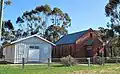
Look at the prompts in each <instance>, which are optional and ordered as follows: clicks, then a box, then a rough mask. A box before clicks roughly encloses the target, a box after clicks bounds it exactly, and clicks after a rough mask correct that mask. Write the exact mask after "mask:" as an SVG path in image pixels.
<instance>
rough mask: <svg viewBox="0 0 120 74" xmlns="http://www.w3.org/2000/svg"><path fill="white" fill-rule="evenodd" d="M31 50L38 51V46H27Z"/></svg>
mask: <svg viewBox="0 0 120 74" xmlns="http://www.w3.org/2000/svg"><path fill="white" fill-rule="evenodd" d="M29 48H31V49H39V46H29Z"/></svg>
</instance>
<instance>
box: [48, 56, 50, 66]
mask: <svg viewBox="0 0 120 74" xmlns="http://www.w3.org/2000/svg"><path fill="white" fill-rule="evenodd" d="M48 67H50V58H48Z"/></svg>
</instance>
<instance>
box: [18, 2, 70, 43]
mask: <svg viewBox="0 0 120 74" xmlns="http://www.w3.org/2000/svg"><path fill="white" fill-rule="evenodd" d="M16 23H17V24H18V25H19V29H18V30H19V31H21V34H19V35H18V38H19V37H24V36H29V35H34V34H39V35H41V36H42V37H44V38H46V39H48V40H50V41H52V42H56V41H57V40H58V39H59V38H60V37H61V36H62V35H64V34H67V28H68V27H70V26H71V19H70V17H69V15H68V14H67V13H64V12H63V11H62V10H61V9H59V8H57V7H55V8H53V9H52V8H51V7H50V6H49V5H47V4H46V5H40V6H37V7H35V8H34V9H32V10H31V11H25V12H24V13H23V14H22V16H19V17H18V18H17V20H16ZM21 35H22V36H21Z"/></svg>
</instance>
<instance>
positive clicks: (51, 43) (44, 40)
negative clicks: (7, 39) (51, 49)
mask: <svg viewBox="0 0 120 74" xmlns="http://www.w3.org/2000/svg"><path fill="white" fill-rule="evenodd" d="M32 37H37V38H39V39H41V40H43V41H45V42H47V43H49V44H51V45H54V46H55V44H54V43H52V42H50V41H48V40H46V39H44V38H42V37H40V36H38V35H32V36H28V37H25V38H21V39H18V40H16V41H13V42H11V43H10V44H14V43H17V42H20V41H23V40H26V39H29V38H32Z"/></svg>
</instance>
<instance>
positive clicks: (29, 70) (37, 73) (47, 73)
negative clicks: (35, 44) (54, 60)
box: [0, 64, 120, 74]
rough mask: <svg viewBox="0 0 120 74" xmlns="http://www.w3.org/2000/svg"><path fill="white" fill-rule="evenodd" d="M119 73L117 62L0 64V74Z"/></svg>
mask: <svg viewBox="0 0 120 74" xmlns="http://www.w3.org/2000/svg"><path fill="white" fill-rule="evenodd" d="M100 72H101V74H120V65H119V64H111V65H110V64H109V65H108V64H107V65H104V66H99V65H91V66H90V67H88V66H86V65H77V66H72V67H64V66H62V65H51V67H48V66H47V65H25V68H24V69H22V67H21V65H0V74H100Z"/></svg>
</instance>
